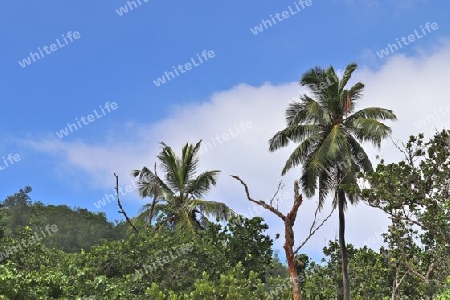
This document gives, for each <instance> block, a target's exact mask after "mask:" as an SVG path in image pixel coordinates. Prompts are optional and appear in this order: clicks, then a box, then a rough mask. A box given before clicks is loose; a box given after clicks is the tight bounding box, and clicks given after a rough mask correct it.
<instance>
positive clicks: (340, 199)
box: [337, 189, 350, 300]
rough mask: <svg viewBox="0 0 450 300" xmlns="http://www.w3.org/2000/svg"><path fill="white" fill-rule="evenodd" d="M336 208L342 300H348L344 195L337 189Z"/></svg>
mask: <svg viewBox="0 0 450 300" xmlns="http://www.w3.org/2000/svg"><path fill="white" fill-rule="evenodd" d="M337 195H338V208H339V246H340V248H341V259H342V283H343V289H344V290H343V293H344V300H350V282H349V279H348V257H347V245H346V243H345V214H344V204H345V193H344V191H342V190H340V189H338V191H337Z"/></svg>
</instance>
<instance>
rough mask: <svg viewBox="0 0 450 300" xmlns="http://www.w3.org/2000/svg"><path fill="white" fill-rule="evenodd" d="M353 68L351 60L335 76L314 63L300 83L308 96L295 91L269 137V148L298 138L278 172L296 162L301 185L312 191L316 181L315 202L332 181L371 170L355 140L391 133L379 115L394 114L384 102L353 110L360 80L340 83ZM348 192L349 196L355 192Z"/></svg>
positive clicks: (345, 181)
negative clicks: (283, 117) (280, 126)
mask: <svg viewBox="0 0 450 300" xmlns="http://www.w3.org/2000/svg"><path fill="white" fill-rule="evenodd" d="M356 68H357V65H356V64H354V63H353V64H349V65H348V66H347V68H346V70H345V72H344V74H343V76H342V78H341V79H340V78H339V77H338V75H337V74H336V73H335V71H334V69H333V67H329V68H328V69H322V68H320V67H316V68H313V69H311V70H309V71H307V72H306V73H304V74H303V76H302V78H301V80H300V84H301V85H302V86H306V87H307V88H308V89H309V90H310V91H311V96H308V95H305V94H304V95H301V96H300V100H301V101H300V102H293V103H291V104H290V105H289V107H288V108H287V110H286V122H287V126H286V128H285V129H283V130H281V131H279V132H277V133H276V134H275V135H274V136H273V137H272V139H270V141H269V145H270V146H269V150H270V151H271V152H273V151H275V150H277V149H279V148H282V147H285V146H287V145H288V144H289V142H295V143H299V145H298V146H297V148H296V149H295V150H294V151H293V152H292V154H291V155H290V157H289V158H288V160H287V161H286V163H285V166H284V168H283V171H282V175H284V174H286V172H287V171H288V170H290V169H291V168H293V167H295V166H297V165H299V164H301V165H302V168H303V169H302V176H301V185H302V188H303V191H304V192H305V193H306V196H308V197H312V196H313V195H314V193H315V191H316V189H317V187H318V188H319V203H320V204H321V205H322V204H323V201H324V199H325V197H326V196H327V194H328V193H329V192H330V191H332V190H334V189H335V187H336V184H337V183H338V182H339V183H342V184H352V183H355V182H356V174H357V172H358V171H363V172H369V173H370V172H372V171H373V168H372V163H371V162H370V160H369V158H368V156H367V154H366V152H365V151H364V149H363V148H362V146H361V143H362V142H366V141H368V142H371V143H372V144H373V145H374V146H376V147H378V148H379V147H380V144H381V141H382V140H383V139H384V138H386V137H388V136H389V135H390V133H391V129H390V128H389V127H388V126H386V125H385V124H383V123H382V122H381V121H380V120H396V116H395V114H394V113H393V112H392V110H388V109H384V108H379V107H368V108H364V109H361V110H358V111H355V108H356V104H357V102H358V100H360V98H361V96H362V92H363V89H364V84H362V83H361V82H358V83H356V84H355V85H353V86H352V87H351V88H350V89H345V87H346V85H347V83H348V81H349V79H350V77H351V75H352V73H353V71H355V70H356ZM349 196H350V199H349V200H350V201H351V202H353V201H354V200H355V196H354V195H349ZM334 204H336V203H334Z"/></svg>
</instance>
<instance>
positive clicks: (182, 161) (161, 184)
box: [131, 140, 235, 232]
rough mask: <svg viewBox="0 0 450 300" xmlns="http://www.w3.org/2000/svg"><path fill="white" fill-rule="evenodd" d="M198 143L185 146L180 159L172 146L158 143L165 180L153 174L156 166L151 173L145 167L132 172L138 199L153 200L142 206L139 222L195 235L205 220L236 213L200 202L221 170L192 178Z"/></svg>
mask: <svg viewBox="0 0 450 300" xmlns="http://www.w3.org/2000/svg"><path fill="white" fill-rule="evenodd" d="M200 144H201V140H200V141H199V142H198V143H197V144H196V145H192V144H185V145H184V147H183V149H182V155H181V158H180V157H178V156H177V155H176V154H175V152H174V151H173V150H172V148H171V147H169V146H167V145H166V144H164V143H161V145H162V150H161V152H160V153H159V155H158V159H159V161H160V163H161V164H160V167H161V168H162V170H163V171H164V173H165V174H164V180H163V179H161V178H160V177H159V176H158V174H157V173H156V165H155V171H153V172H152V171H151V170H150V169H148V168H147V167H144V168H142V170H133V171H132V172H131V175H132V176H134V177H136V178H137V179H138V189H139V194H140V196H141V197H142V198H145V197H152V198H153V201H152V202H151V203H148V204H146V205H144V206H143V207H142V209H141V214H140V215H139V216H138V219H139V220H142V221H144V222H146V223H147V224H149V225H150V226H151V225H152V222H153V221H155V222H156V223H157V224H156V227H155V228H160V227H161V226H163V225H164V226H166V227H167V228H168V229H169V230H171V231H181V232H186V231H190V232H195V231H197V230H199V229H204V228H205V227H206V226H207V224H208V223H209V221H208V217H216V218H217V219H219V220H222V221H223V220H228V218H229V217H231V216H233V215H234V214H235V213H234V212H233V210H231V209H230V208H229V207H228V206H227V205H225V204H224V203H220V202H215V201H206V200H204V199H203V196H204V195H205V194H206V193H207V192H208V191H209V190H210V189H211V187H212V186H214V185H216V182H217V176H218V174H219V172H220V171H217V170H213V171H206V172H203V173H201V174H199V175H198V176H195V175H196V173H197V168H198V163H199V158H198V152H199V149H200Z"/></svg>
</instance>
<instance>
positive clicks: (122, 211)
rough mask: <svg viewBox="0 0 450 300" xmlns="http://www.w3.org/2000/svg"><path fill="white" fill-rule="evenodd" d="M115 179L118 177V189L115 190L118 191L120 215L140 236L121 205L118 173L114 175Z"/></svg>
mask: <svg viewBox="0 0 450 300" xmlns="http://www.w3.org/2000/svg"><path fill="white" fill-rule="evenodd" d="M114 177H116V188H115V190H116V197H117V204H119V208H120V211H119V213H121V214H123V215H124V217H125V219H126V220H127V222H128V224H130V226H131V227H132V228H133V229H134V230H135V231H136V233H138V234H139V231H138V230H137V228H136V226H134V224H133V223H132V222H131V220H130V218H129V217H128V216H127V213H126V212H125V210H124V209H123V207H122V204H121V203H120V198H119V176H117V175H116V173H114Z"/></svg>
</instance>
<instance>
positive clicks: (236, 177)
mask: <svg viewBox="0 0 450 300" xmlns="http://www.w3.org/2000/svg"><path fill="white" fill-rule="evenodd" d="M231 177H233V178H234V179H236V180H237V181H239V182H240V183H241V184H242V185H243V186H244V189H245V194H246V195H247V199H248V200H249V201H251V202H253V203H256V204H258V205H261V206H262V207H264V208H265V209H267V210H269V211H271V212H273V213H274V214H276V215H277V216H278V217H279V218H281V219H282V220H283V221H284V220H285V219H286V216H285V215H283V214H282V213H281V212H280V211H279V210H278V209H276V208H274V207H273V206H270V205H269V204H267V203H266V202H264V201H263V200H255V199H253V198H252V197H251V196H250V192H249V190H248V186H247V184H246V183H245V182H244V181H243V180H242V179H241V178H239V176H236V175H231Z"/></svg>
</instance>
